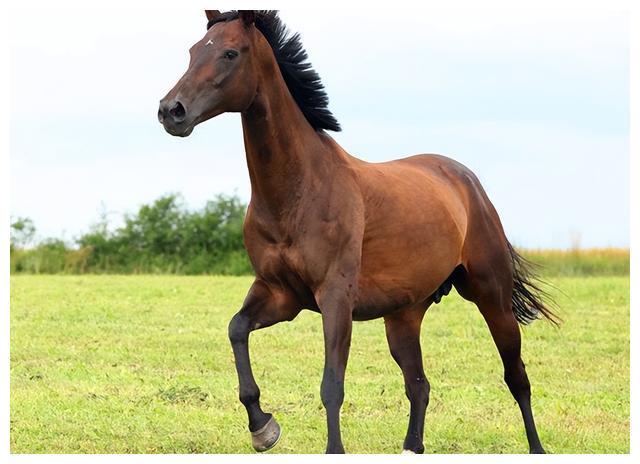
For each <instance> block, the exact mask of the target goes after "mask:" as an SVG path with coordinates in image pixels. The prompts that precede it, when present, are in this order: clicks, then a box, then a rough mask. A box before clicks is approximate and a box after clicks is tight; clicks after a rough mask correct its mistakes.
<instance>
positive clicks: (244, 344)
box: [229, 281, 300, 451]
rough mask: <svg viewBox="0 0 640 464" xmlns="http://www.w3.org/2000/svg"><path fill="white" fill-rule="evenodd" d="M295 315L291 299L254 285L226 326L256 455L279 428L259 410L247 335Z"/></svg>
mask: <svg viewBox="0 0 640 464" xmlns="http://www.w3.org/2000/svg"><path fill="white" fill-rule="evenodd" d="M298 312H300V308H299V306H298V305H297V304H296V302H295V300H294V298H292V297H291V296H290V295H288V294H287V293H285V292H283V291H282V290H274V289H271V288H269V287H267V286H266V285H265V284H264V283H262V282H261V281H255V282H254V283H253V285H252V286H251V289H250V290H249V293H248V294H247V297H246V299H245V301H244V304H243V305H242V309H240V311H238V313H236V315H235V316H233V318H232V319H231V322H230V323H229V340H230V341H231V347H232V348H233V355H234V358H235V364H236V370H237V371H238V381H239V384H240V402H242V404H243V405H244V406H245V408H246V409H247V414H248V416H249V431H250V432H251V441H252V444H253V447H254V449H255V450H256V451H266V450H268V449H270V448H272V447H273V446H275V444H276V443H277V441H278V439H279V438H280V426H279V425H278V423H277V422H276V420H275V419H274V418H273V416H272V415H271V414H269V413H265V412H264V411H263V410H262V408H261V407H260V389H259V388H258V385H257V384H256V381H255V379H254V377H253V372H252V370H251V361H250V359H249V333H250V332H251V331H253V330H257V329H261V328H264V327H269V326H271V325H273V324H276V323H278V322H281V321H285V320H291V319H293V318H294V317H295V316H296V315H297V314H298Z"/></svg>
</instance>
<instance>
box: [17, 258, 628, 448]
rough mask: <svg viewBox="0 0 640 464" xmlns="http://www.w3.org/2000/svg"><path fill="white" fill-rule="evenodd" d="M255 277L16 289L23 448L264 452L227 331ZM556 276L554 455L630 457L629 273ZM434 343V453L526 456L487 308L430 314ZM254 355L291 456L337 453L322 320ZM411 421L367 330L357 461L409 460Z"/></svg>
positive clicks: (543, 366)
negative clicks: (326, 399) (324, 377)
mask: <svg viewBox="0 0 640 464" xmlns="http://www.w3.org/2000/svg"><path fill="white" fill-rule="evenodd" d="M627 253H628V252H627ZM627 263H628V254H627ZM627 269H628V264H627ZM251 280H252V279H251V278H250V277H206V276H203V277H185V276H96V275H84V276H72V275H69V276H30V275H17V276H12V277H11V405H10V414H11V436H10V446H11V451H12V452H13V453H251V452H253V451H252V448H251V444H250V437H249V433H248V431H247V428H246V414H245V411H244V408H243V407H242V405H241V404H240V402H239V401H238V400H237V378H236V374H235V369H234V366H233V357H232V353H231V348H230V346H229V343H228V341H227V333H226V332H227V324H228V321H229V319H230V318H231V316H232V314H233V313H234V312H235V311H236V310H237V309H238V308H239V307H240V304H241V302H242V300H243V298H244V295H245V292H246V290H247V288H248V287H249V285H250V283H251ZM550 280H551V282H552V283H553V284H554V285H555V286H556V287H557V288H558V289H559V290H561V292H562V293H560V292H559V291H557V290H554V291H553V293H554V295H555V297H556V299H557V301H558V303H559V305H560V307H561V309H560V315H561V316H562V317H563V319H564V321H565V322H564V324H563V325H562V326H561V328H560V329H556V328H554V327H553V326H551V325H550V324H548V323H545V322H536V323H534V324H533V325H531V326H529V327H527V328H525V329H524V331H523V333H524V335H523V336H524V342H523V343H524V355H523V357H524V360H525V363H526V364H527V370H528V372H529V377H530V379H531V383H532V386H533V407H534V412H535V414H536V422H537V424H538V429H539V431H540V436H541V440H542V443H543V444H544V446H545V447H546V449H547V450H548V451H549V452H553V453H628V452H629V278H628V277H626V276H615V275H614V276H607V277H603V276H600V277H580V278H571V277H555V278H552V279H550ZM422 340H423V354H424V359H425V370H426V373H427V376H428V377H429V380H430V382H431V385H432V396H431V404H430V406H429V409H428V411H427V422H426V433H425V435H426V436H425V446H426V450H427V452H428V453H521V452H526V451H527V449H528V448H527V444H526V438H525V436H524V431H523V427H522V421H521V418H520V415H519V411H518V408H517V406H516V404H515V402H514V400H513V399H512V397H511V395H510V394H509V392H508V390H507V388H506V386H505V385H504V383H503V382H502V367H501V364H500V361H499V357H498V354H497V352H496V350H495V347H494V346H493V342H492V340H491V338H490V336H489V333H488V330H487V329H486V326H485V325H484V322H483V320H482V318H481V316H480V314H479V313H478V311H477V310H476V309H475V307H473V306H472V305H471V304H469V303H467V302H464V301H463V300H462V299H461V298H459V297H458V296H457V295H453V294H452V295H450V296H449V297H447V298H445V300H444V301H443V303H442V304H440V305H437V306H434V307H433V308H432V309H431V310H430V311H429V313H428V314H427V316H426V318H425V323H424V324H423V331H422ZM251 352H252V357H253V366H254V373H255V376H256V379H257V381H258V384H259V385H260V386H261V389H262V399H263V401H262V402H263V405H264V408H265V410H267V411H270V412H273V413H274V415H275V416H276V417H277V419H278V421H279V422H280V424H281V425H282V428H283V435H282V439H281V441H280V443H279V444H278V445H277V447H276V448H274V450H273V452H281V453H294V452H297V453H320V452H323V451H324V447H325V434H326V430H325V414H324V410H323V407H322V404H321V401H320V395H319V390H320V379H321V374H322V365H323V347H322V329H321V323H320V318H319V316H318V315H317V314H313V313H310V312H303V313H302V314H301V315H300V316H299V317H298V318H297V319H296V320H294V321H293V322H290V323H283V324H280V325H277V326H275V327H272V328H269V329H266V330H260V331H257V332H255V333H254V334H253V335H252V336H251ZM407 418H408V401H407V399H406V398H405V396H404V387H403V383H402V376H401V374H400V370H399V369H398V367H397V366H396V365H395V364H394V362H393V361H392V359H391V356H390V355H389V353H388V348H387V345H386V341H385V336H384V325H383V322H382V320H376V321H371V322H364V323H356V324H355V326H354V332H353V342H352V349H351V356H350V360H349V366H348V368H347V378H346V398H345V403H344V407H343V411H342V431H343V439H344V443H345V447H346V449H347V452H351V453H397V452H399V451H400V450H401V447H402V441H403V438H404V434H405V431H406V426H407Z"/></svg>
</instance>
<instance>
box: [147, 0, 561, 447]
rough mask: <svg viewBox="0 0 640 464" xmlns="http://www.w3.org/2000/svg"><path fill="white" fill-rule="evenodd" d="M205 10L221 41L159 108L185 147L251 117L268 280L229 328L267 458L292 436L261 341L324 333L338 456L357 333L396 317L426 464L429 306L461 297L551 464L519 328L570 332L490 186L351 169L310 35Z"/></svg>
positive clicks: (254, 252) (252, 239)
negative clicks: (209, 128) (266, 373)
mask: <svg viewBox="0 0 640 464" xmlns="http://www.w3.org/2000/svg"><path fill="white" fill-rule="evenodd" d="M205 12H206V17H207V31H206V33H205V35H204V37H203V38H202V39H201V40H199V41H198V42H196V43H195V44H194V45H193V46H192V47H191V48H190V50H189V54H190V61H189V66H188V69H187V71H186V72H185V74H184V75H183V76H182V77H181V78H180V79H179V80H178V82H177V83H176V84H175V86H174V87H173V88H172V89H171V90H170V91H169V93H168V94H167V95H166V96H165V97H164V98H163V99H162V100H161V101H160V106H159V110H158V119H159V121H160V123H161V124H162V125H163V126H164V129H165V130H166V131H167V132H168V133H169V134H171V135H174V136H179V137H186V136H188V135H189V134H191V132H192V131H193V129H194V127H195V126H196V125H198V124H200V123H202V122H204V121H206V120H208V119H211V118H213V117H215V116H217V115H219V114H222V113H226V112H237V113H240V115H241V120H242V129H243V138H244V146H245V151H246V160H247V165H248V170H249V176H250V182H251V201H250V203H249V205H248V207H247V211H246V217H245V221H244V225H243V234H244V244H245V248H246V250H247V253H248V255H249V258H250V261H251V264H252V266H253V269H254V270H255V280H254V282H253V284H252V285H251V287H250V289H249V291H248V294H247V296H246V298H245V300H244V303H243V304H242V307H241V308H240V310H239V311H238V312H237V313H236V314H235V315H234V316H233V318H232V319H231V321H230V323H229V340H230V342H231V347H232V350H233V355H234V360H235V366H236V370H237V374H238V382H239V397H240V398H239V399H240V402H241V403H242V404H243V405H244V407H245V408H246V411H247V415H248V422H249V431H250V432H251V437H252V444H253V447H254V449H255V450H256V451H266V450H268V449H270V448H272V447H273V446H274V445H275V444H276V443H277V441H278V439H279V438H280V433H281V430H280V426H279V425H278V423H277V422H276V420H275V419H274V417H273V415H272V414H270V413H267V412H264V411H263V410H262V408H261V406H260V389H259V388H258V385H257V384H256V381H255V379H254V376H253V373H252V369H251V363H250V359H249V346H248V340H249V334H250V333H251V332H252V331H254V330H257V329H264V328H266V327H269V326H272V325H274V324H277V323H279V322H282V321H291V320H293V319H294V318H295V317H296V316H297V314H298V313H300V312H301V311H302V310H303V309H307V310H311V311H315V312H318V313H320V315H321V319H322V329H323V335H324V355H325V360H324V370H323V374H322V382H321V387H320V396H321V399H322V404H323V405H324V408H325V410H326V419H327V447H326V452H327V453H344V446H343V443H342V438H341V433H340V409H341V406H342V403H343V399H344V378H345V369H346V365H347V358H348V355H349V346H350V342H351V330H352V323H353V321H364V320H370V319H375V318H380V317H382V318H384V323H385V330H386V337H387V340H388V344H389V349H390V352H391V355H392V357H393V359H394V360H395V361H396V363H397V364H398V365H399V367H400V369H401V371H402V374H403V376H404V383H405V392H406V396H407V398H408V400H409V403H410V418H409V425H408V430H407V434H406V438H405V440H404V443H403V452H407V453H423V452H424V444H423V432H424V421H425V413H426V409H427V405H428V404H429V392H430V385H429V381H428V380H427V377H426V375H425V373H424V370H423V364H422V353H421V347H420V328H421V324H422V320H423V317H424V314H425V312H426V311H427V309H428V308H429V306H430V305H431V304H434V303H438V302H439V301H440V299H441V298H442V297H444V296H445V295H446V294H448V293H449V291H450V290H451V288H452V287H455V289H456V290H457V292H458V293H459V294H460V295H461V296H462V297H463V298H464V299H466V300H469V301H471V302H473V303H475V304H476V306H477V307H478V309H479V310H480V313H481V314H482V316H483V317H484V320H485V321H486V324H487V325H488V327H489V330H490V333H491V335H492V337H493V340H494V342H495V345H496V347H497V349H498V351H499V353H500V356H501V359H502V362H503V366H504V380H505V382H506V384H507V386H508V388H509V390H510V391H511V394H512V395H513V397H514V398H515V400H516V402H517V404H518V406H519V408H520V410H521V414H522V418H523V421H524V428H525V431H526V436H527V439H528V443H529V450H530V452H531V453H544V449H543V447H542V445H541V443H540V439H539V437H538V432H537V430H536V425H535V422H534V418H533V413H532V409H531V388H530V383H529V380H528V377H527V373H526V371H525V366H524V364H523V362H522V359H521V356H520V348H521V338H520V328H519V325H518V323H522V324H527V323H529V322H531V321H533V320H535V319H540V318H543V317H544V318H546V319H548V320H550V321H554V322H556V319H555V314H554V312H553V311H552V310H551V309H550V306H551V305H550V304H549V302H548V301H545V298H546V294H545V292H544V291H543V290H541V288H540V285H539V283H537V281H536V278H535V275H533V274H532V273H531V268H530V266H529V263H528V262H527V261H526V260H524V259H523V258H522V257H521V256H520V255H519V254H518V252H517V251H516V250H515V249H514V248H513V247H512V246H511V244H510V243H509V241H508V240H507V238H506V236H505V232H504V230H503V227H502V225H501V222H500V218H499V217H498V214H497V212H496V210H495V208H494V207H493V205H492V204H491V202H490V200H489V198H488V197H487V194H486V193H485V191H484V190H483V187H482V186H481V184H480V181H479V180H478V178H477V177H476V176H475V175H474V174H473V173H472V172H471V171H470V170H469V169H468V168H466V167H465V166H463V165H462V164H460V163H458V162H456V161H454V160H453V159H450V158H447V157H445V156H440V155H434V154H422V155H416V156H411V157H408V158H403V159H398V160H394V161H388V162H383V163H370V162H366V161H364V160H361V159H358V158H356V157H354V156H352V155H350V154H349V153H347V152H346V151H345V150H344V149H343V148H342V147H341V146H340V145H338V143H336V141H335V140H334V139H333V138H332V137H330V136H329V134H328V133H327V131H339V130H340V125H339V123H338V121H337V120H336V118H335V117H334V116H333V114H332V113H331V112H330V111H329V109H328V97H327V94H326V91H325V89H324V87H323V85H322V83H321V81H320V77H319V75H318V73H317V72H316V71H315V70H314V69H313V68H312V67H311V64H310V63H309V61H308V57H307V53H306V51H305V50H304V48H303V46H302V42H301V39H300V36H299V35H298V34H295V35H291V34H290V33H289V32H288V29H287V28H286V26H285V25H284V24H283V22H282V21H281V19H280V17H279V16H278V12H277V11H253V10H247V11H244V10H240V11H228V12H224V13H221V12H220V11H218V10H206V11H205Z"/></svg>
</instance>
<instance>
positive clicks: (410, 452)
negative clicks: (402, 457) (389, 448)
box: [400, 450, 416, 454]
mask: <svg viewBox="0 0 640 464" xmlns="http://www.w3.org/2000/svg"><path fill="white" fill-rule="evenodd" d="M400 454H416V452H415V451H411V450H402V453H400Z"/></svg>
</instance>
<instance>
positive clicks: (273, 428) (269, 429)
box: [251, 416, 280, 453]
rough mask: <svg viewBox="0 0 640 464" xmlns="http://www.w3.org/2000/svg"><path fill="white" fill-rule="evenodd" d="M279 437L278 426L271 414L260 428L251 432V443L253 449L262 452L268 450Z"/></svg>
mask: <svg viewBox="0 0 640 464" xmlns="http://www.w3.org/2000/svg"><path fill="white" fill-rule="evenodd" d="M279 439H280V426H279V425H278V423H277V422H276V420H275V419H274V418H273V416H271V418H270V419H269V421H268V422H267V423H266V424H264V426H263V427H262V428H261V429H260V430H256V431H255V432H251V444H252V445H253V449H255V450H256V451H258V452H259V453H262V452H264V451H268V450H270V449H271V448H273V447H274V446H276V443H278V440H279Z"/></svg>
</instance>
